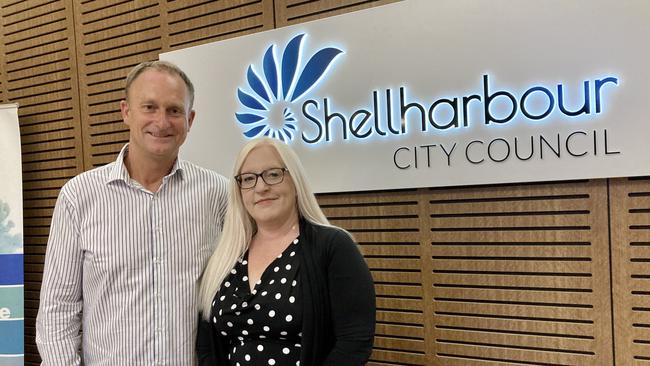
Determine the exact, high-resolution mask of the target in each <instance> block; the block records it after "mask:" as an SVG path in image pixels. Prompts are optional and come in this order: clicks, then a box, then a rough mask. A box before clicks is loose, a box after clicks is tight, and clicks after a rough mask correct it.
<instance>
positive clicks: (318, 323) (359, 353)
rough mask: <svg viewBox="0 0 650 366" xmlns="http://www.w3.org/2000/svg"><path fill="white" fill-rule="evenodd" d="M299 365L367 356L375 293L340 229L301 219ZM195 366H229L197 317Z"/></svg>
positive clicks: (343, 363) (347, 362)
mask: <svg viewBox="0 0 650 366" xmlns="http://www.w3.org/2000/svg"><path fill="white" fill-rule="evenodd" d="M300 244H301V246H302V247H301V251H302V255H301V256H300V271H299V273H298V276H299V278H300V281H301V283H302V287H301V297H302V299H301V301H302V303H303V307H304V308H303V319H302V351H301V354H300V364H301V365H302V366H321V365H323V366H325V365H327V366H330V365H331V366H357V365H364V364H365V363H366V361H367V360H368V357H370V353H371V351H372V342H373V338H374V333H375V289H374V285H373V282H372V277H371V276H370V271H369V270H368V266H367V265H366V262H365V261H364V259H363V256H362V255H361V253H360V252H359V249H358V248H357V245H356V244H355V243H354V241H353V240H352V239H351V238H350V236H349V235H347V233H345V232H343V231H342V230H339V229H336V228H331V227H324V226H320V225H315V224H312V223H310V222H308V221H306V220H301V221H300ZM197 352H198V359H199V366H222V365H223V366H225V365H228V361H227V359H226V356H227V354H228V347H227V345H226V343H225V339H223V338H221V337H220V336H219V335H217V334H215V332H214V330H213V327H212V325H211V324H210V323H209V322H207V321H205V320H203V319H201V321H200V322H199V330H198V336H197Z"/></svg>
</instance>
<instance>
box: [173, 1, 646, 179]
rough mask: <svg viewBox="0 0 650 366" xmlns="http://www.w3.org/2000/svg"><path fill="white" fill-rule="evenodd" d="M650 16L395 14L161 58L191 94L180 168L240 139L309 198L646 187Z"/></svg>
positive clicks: (415, 5) (226, 157)
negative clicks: (293, 167) (300, 177)
mask: <svg viewBox="0 0 650 366" xmlns="http://www.w3.org/2000/svg"><path fill="white" fill-rule="evenodd" d="M648 19H650V2H648V1H645V0H619V1H611V0H573V1H570V2H567V1H565V0H543V1H541V0H538V1H521V0H491V1H476V0H437V1H430V0H409V1H404V2H400V3H396V4H390V5H385V6H379V7H376V8H373V9H369V10H364V11H359V12H354V13H350V14H346V15H341V16H335V17H331V18H326V19H323V20H318V21H314V22H309V23H304V24H300V25H296V26H290V27H284V28H280V29H276V30H272V31H267V32H263V33H258V34H254V35H249V36H243V37H238V38H235V39H230V40H225V41H221V42H216V43H212V44H207V45H201V46H197V47H192V48H188V49H183V50H178V51H174V52H170V53H166V54H163V55H161V59H164V60H169V61H172V62H174V63H176V64H178V65H179V66H181V68H183V69H184V70H186V71H187V72H188V74H189V76H190V78H191V79H192V80H193V81H194V83H195V86H196V105H195V107H196V110H197V119H196V121H195V123H194V126H193V127H192V131H191V132H190V134H189V137H188V141H187V143H186V144H185V145H184V147H183V149H182V151H181V155H182V156H183V157H184V158H187V159H189V160H192V161H195V162H197V163H199V164H200V165H203V166H206V167H209V168H212V169H215V170H217V171H219V172H221V173H223V174H227V175H230V171H231V167H232V163H233V161H234V156H235V154H236V152H237V151H238V150H239V148H240V147H241V145H242V144H243V143H244V142H245V140H246V139H248V138H250V137H254V136H259V135H269V136H272V137H276V138H279V139H283V140H285V141H287V142H288V143H289V144H291V146H292V147H293V148H294V149H295V150H296V151H297V152H298V153H299V155H300V156H301V158H302V160H303V163H304V165H305V167H306V169H307V171H308V173H309V176H310V180H311V181H312V182H313V184H314V186H315V189H316V191H318V192H331V191H358V190H373V189H393V188H410V187H434V186H455V185H469V184H486V183H506V182H526V181H549V180H567V179H582V178H604V177H618V176H638V175H648V174H650V154H648V147H647V144H648V143H647V141H648V139H649V137H650V136H649V135H650V127H649V126H648V122H649V119H650V113H649V112H648V110H647V101H648V100H650V91H649V89H648V85H650V68H648V61H650V42H648V39H650V22H649V21H648Z"/></svg>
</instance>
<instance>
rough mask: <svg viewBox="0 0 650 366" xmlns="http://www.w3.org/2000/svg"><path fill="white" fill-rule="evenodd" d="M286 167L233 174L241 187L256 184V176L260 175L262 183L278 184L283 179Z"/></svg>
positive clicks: (246, 187)
mask: <svg viewBox="0 0 650 366" xmlns="http://www.w3.org/2000/svg"><path fill="white" fill-rule="evenodd" d="M288 171H289V170H287V168H270V169H266V170H265V171H263V172H261V173H259V174H258V173H242V174H239V175H237V176H235V180H236V181H237V184H238V185H239V188H241V189H251V188H253V187H255V185H257V178H259V177H262V180H263V181H264V183H266V184H267V185H269V186H272V185H275V184H280V183H282V181H283V180H284V172H288Z"/></svg>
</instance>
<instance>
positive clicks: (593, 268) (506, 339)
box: [423, 181, 612, 366]
mask: <svg viewBox="0 0 650 366" xmlns="http://www.w3.org/2000/svg"><path fill="white" fill-rule="evenodd" d="M424 195H425V196H426V200H427V201H428V204H429V211H428V215H427V216H428V217H424V218H423V220H426V221H427V222H428V227H429V231H430V234H429V235H430V237H429V240H428V243H427V242H423V245H428V246H429V251H428V255H427V259H428V260H431V261H432V263H433V264H432V268H433V271H432V273H431V274H430V276H429V277H428V278H427V283H426V284H425V285H426V286H427V287H428V286H431V287H433V292H434V294H433V299H428V301H431V302H430V303H429V305H428V306H432V307H433V312H434V323H435V325H434V330H433V332H432V334H431V335H430V343H429V344H430V346H431V347H433V352H434V354H435V356H434V357H433V361H432V363H431V364H435V365H477V366H478V365H485V366H487V365H511V364H517V365H567V366H568V365H584V366H591V365H611V364H612V353H611V321H610V317H609V316H608V314H609V312H610V293H609V282H610V280H609V271H608V263H609V245H608V229H607V226H608V222H607V214H606V212H607V211H606V210H607V186H606V182H605V181H592V182H575V183H554V184H527V185H511V186H496V187H483V188H481V187H479V188H464V189H458V188H457V189H433V190H430V191H429V192H427V193H425V194H424Z"/></svg>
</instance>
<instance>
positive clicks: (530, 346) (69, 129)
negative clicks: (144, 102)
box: [0, 0, 650, 366]
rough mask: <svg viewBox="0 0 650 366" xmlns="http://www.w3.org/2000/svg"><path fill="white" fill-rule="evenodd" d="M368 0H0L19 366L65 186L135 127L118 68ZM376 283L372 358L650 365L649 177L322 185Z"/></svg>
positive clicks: (30, 342) (30, 340) (32, 354)
mask: <svg viewBox="0 0 650 366" xmlns="http://www.w3.org/2000/svg"><path fill="white" fill-rule="evenodd" d="M390 2H392V1H373V0H366V1H362V0H312V1H305V0H275V1H273V0H257V1H255V0H222V1H216V0H177V1H164V0H161V1H153V0H135V1H128V0H94V1H93V0H76V1H73V0H26V1H19V0H0V19H1V23H0V51H1V52H0V102H18V103H20V110H19V117H20V130H21V138H22V141H21V142H22V150H23V153H22V157H23V184H24V223H25V271H26V274H25V292H26V294H25V317H26V335H25V347H26V364H27V365H37V364H38V363H39V361H40V359H39V357H38V352H37V350H36V347H35V345H34V318H35V316H36V311H37V308H38V297H39V289H40V281H41V274H42V270H43V256H44V253H45V246H46V241H47V235H48V231H49V224H50V217H51V214H52V209H53V206H54V202H55V199H56V196H57V194H58V190H59V188H60V187H61V186H62V185H63V183H65V182H66V181H67V180H68V179H70V178H71V177H73V176H74V175H76V174H78V173H80V172H81V171H83V170H87V169H90V168H92V167H95V166H99V165H102V164H105V163H107V162H109V161H112V160H113V159H114V158H115V156H116V153H117V152H118V151H119V149H120V147H121V146H122V145H123V144H124V142H125V141H127V140H128V132H127V129H126V127H125V125H124V124H123V123H122V121H121V118H120V114H119V108H118V102H119V100H121V99H122V98H123V97H124V93H123V80H124V77H125V76H126V73H127V72H128V70H129V69H130V68H131V67H133V66H134V65H136V64H138V63H139V62H141V61H145V60H153V59H157V58H158V54H160V53H162V52H166V51H170V50H174V49H180V48H185V47H189V46H192V45H197V44H202V43H207V42H213V41H217V40H221V39H226V38H232V37H238V36H241V35H245V34H250V33H254V32H259V31H263V30H269V29H273V28H277V27H282V26H285V25H290V24H296V23H301V22H305V21H310V20H314V19H319V18H323V17H328V16H332V15H336V14H342V13H346V12H351V11H356V10H360V9H364V8H368V7H372V6H380V5H383V4H386V3H390ZM319 200H320V202H321V204H322V205H323V207H324V209H325V212H326V214H327V215H328V217H330V218H331V220H332V222H333V223H335V224H338V225H340V226H342V227H345V228H346V229H348V230H350V231H351V232H353V233H354V235H355V237H356V238H357V239H358V241H359V242H360V244H361V246H362V250H363V252H364V255H365V256H366V258H367V260H368V264H369V266H370V268H371V270H372V273H373V276H374V279H375V281H376V289H377V294H378V298H377V303H378V310H379V311H378V315H377V337H376V340H375V349H374V352H373V355H372V362H371V363H372V365H444V366H447V365H448V366H451V365H460V366H494V365H549V366H550V365H567V366H568V365H585V366H592V365H595V366H601V365H603V366H606V365H618V366H641V365H650V298H649V297H650V269H648V268H650V267H649V266H648V262H650V180H648V179H626V178H620V179H608V180H591V181H573V182H558V183H538V184H518V185H496V186H479V187H459V188H445V189H418V190H400V191H382V192H360V193H346V194H327V195H321V196H320V197H319Z"/></svg>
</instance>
